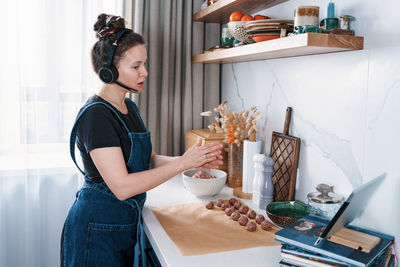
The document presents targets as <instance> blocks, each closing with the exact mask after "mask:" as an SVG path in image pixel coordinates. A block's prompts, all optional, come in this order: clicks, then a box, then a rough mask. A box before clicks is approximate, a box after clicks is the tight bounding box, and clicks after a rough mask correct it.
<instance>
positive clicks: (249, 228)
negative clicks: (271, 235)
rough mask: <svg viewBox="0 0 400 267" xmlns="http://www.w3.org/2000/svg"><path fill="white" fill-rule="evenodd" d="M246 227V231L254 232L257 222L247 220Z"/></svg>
mask: <svg viewBox="0 0 400 267" xmlns="http://www.w3.org/2000/svg"><path fill="white" fill-rule="evenodd" d="M246 227H247V231H249V232H254V231H255V230H256V229H257V224H256V223H255V222H253V221H249V222H248V223H247V224H246Z"/></svg>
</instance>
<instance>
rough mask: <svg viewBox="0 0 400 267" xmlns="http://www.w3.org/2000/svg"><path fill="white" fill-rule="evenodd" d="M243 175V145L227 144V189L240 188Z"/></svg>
mask: <svg viewBox="0 0 400 267" xmlns="http://www.w3.org/2000/svg"><path fill="white" fill-rule="evenodd" d="M242 174H243V143H241V144H240V145H239V146H238V145H237V144H232V143H230V144H229V152H228V179H227V184H228V186H229V187H233V188H235V187H241V186H242Z"/></svg>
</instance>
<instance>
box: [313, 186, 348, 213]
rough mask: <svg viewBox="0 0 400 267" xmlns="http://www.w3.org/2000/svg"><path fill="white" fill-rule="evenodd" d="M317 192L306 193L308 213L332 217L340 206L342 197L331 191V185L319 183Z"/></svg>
mask: <svg viewBox="0 0 400 267" xmlns="http://www.w3.org/2000/svg"><path fill="white" fill-rule="evenodd" d="M316 189H317V192H312V193H309V194H308V195H307V198H308V205H309V206H310V213H311V214H314V215H318V216H322V217H326V218H329V219H331V218H333V216H335V214H336V212H337V211H338V210H339V208H340V206H341V205H342V204H343V201H344V197H343V196H342V195H340V194H337V193H334V192H333V186H329V185H326V184H319V185H317V187H316Z"/></svg>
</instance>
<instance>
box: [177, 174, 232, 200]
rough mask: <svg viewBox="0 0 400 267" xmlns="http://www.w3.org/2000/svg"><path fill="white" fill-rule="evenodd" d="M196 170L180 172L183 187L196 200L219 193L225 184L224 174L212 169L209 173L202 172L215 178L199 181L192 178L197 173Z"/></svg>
mask: <svg viewBox="0 0 400 267" xmlns="http://www.w3.org/2000/svg"><path fill="white" fill-rule="evenodd" d="M198 171H199V170H197V169H192V170H186V171H184V172H182V180H183V185H184V186H185V187H186V189H187V190H189V191H190V192H191V193H193V194H194V195H195V196H197V197H198V198H208V197H211V196H214V195H216V194H218V193H219V192H221V190H222V188H223V187H224V185H225V183H226V172H224V171H221V170H215V169H212V170H211V171H209V172H206V171H202V172H204V173H205V174H208V175H213V176H215V177H216V178H211V179H200V178H193V177H192V176H193V175H194V174H195V173H196V172H198Z"/></svg>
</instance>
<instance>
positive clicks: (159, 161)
mask: <svg viewBox="0 0 400 267" xmlns="http://www.w3.org/2000/svg"><path fill="white" fill-rule="evenodd" d="M179 158H180V156H177V157H169V156H164V155H158V154H156V152H154V151H153V152H152V153H151V167H152V168H157V167H161V166H162V165H164V164H166V163H168V162H171V161H174V160H176V159H179ZM219 160H222V156H221V155H217V161H216V162H209V163H207V164H206V165H204V166H201V167H199V169H203V170H206V171H208V170H209V169H217V168H218V166H219V165H220V164H219Z"/></svg>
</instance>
